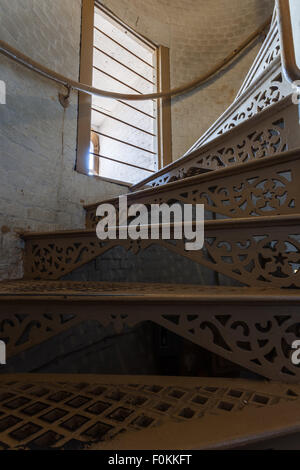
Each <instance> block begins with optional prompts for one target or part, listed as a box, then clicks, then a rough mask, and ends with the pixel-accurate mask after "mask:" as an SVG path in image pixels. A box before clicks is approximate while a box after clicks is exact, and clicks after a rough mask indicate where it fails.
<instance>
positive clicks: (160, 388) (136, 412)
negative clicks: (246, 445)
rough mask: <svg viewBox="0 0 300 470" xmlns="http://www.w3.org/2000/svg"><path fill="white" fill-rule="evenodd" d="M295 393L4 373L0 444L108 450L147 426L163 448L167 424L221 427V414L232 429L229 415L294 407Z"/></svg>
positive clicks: (224, 382)
mask: <svg viewBox="0 0 300 470" xmlns="http://www.w3.org/2000/svg"><path fill="white" fill-rule="evenodd" d="M299 397H300V389H299V387H298V386H289V385H284V384H283V385H279V384H268V383H264V382H255V381H246V380H235V379H233V380H229V379H206V378H199V379H198V378H194V379H193V378H172V377H170V378H164V377H130V376H123V377H114V376H96V375H94V376H93V375H87V376H86V375H81V376H73V375H70V376H68V375H47V376H41V375H35V374H30V375H24V376H23V375H20V374H18V375H2V376H1V382H0V448H1V449H6V448H11V449H18V448H23V449H24V448H25V449H41V448H42V449H45V448H58V449H92V448H94V447H97V448H109V447H110V446H114V445H115V444H114V441H116V439H119V438H120V437H121V438H124V436H125V437H126V434H127V433H135V441H136V445H137V446H138V445H141V442H139V440H140V438H139V433H141V432H143V431H144V430H151V429H153V430H154V431H155V433H156V434H157V433H158V435H159V438H160V439H161V447H160V448H164V447H163V446H164V441H165V442H166V444H165V445H166V446H167V442H168V436H166V434H165V426H166V425H169V426H172V429H173V426H176V425H177V424H180V423H182V424H184V425H185V429H186V430H188V427H189V425H192V426H194V427H195V426H196V429H197V428H198V430H199V431H201V430H202V433H203V429H202V421H203V423H205V426H206V427H207V422H209V420H210V419H212V420H216V419H218V418H217V417H219V419H220V424H221V425H222V426H224V417H226V420H225V422H226V423H227V425H226V427H224V429H223V432H224V433H225V434H226V433H227V434H228V435H230V432H231V429H230V422H231V419H232V420H234V419H238V420H242V421H243V413H245V412H246V413H247V412H249V411H251V410H253V411H252V412H254V413H255V412H258V416H259V413H260V412H263V410H264V409H266V408H271V410H273V414H276V410H277V407H278V406H280V407H282V406H285V405H286V406H287V407H290V406H291V405H293V404H294V405H295V406H297V405H298V404H299ZM280 409H282V408H280ZM280 419H281V418H280V416H279V417H278V423H280ZM296 420H297V419H296V417H295V422H296ZM217 422H218V421H217ZM260 427H261V426H260V423H259V422H258V423H257V428H260ZM226 428H227V429H226ZM160 429H162V430H163V432H160ZM174 429H175V428H174ZM179 429H180V428H179ZM208 429H209V427H207V430H208ZM216 434H218V433H216ZM141 435H142V434H141ZM196 435H197V434H196ZM177 438H178V436H176V433H175V435H174V440H176V439H177ZM216 439H217V436H216ZM138 442H139V443H138ZM116 443H117V441H116ZM142 443H143V442H142ZM144 445H145V446H148V447H147V448H149V445H151V443H149V442H147V441H144ZM198 445H199V446H201V439H199V442H198ZM166 448H168V447H166Z"/></svg>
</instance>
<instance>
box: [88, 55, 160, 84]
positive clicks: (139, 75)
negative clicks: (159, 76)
mask: <svg viewBox="0 0 300 470" xmlns="http://www.w3.org/2000/svg"><path fill="white" fill-rule="evenodd" d="M94 49H96V51H98V52H101V54H103V55H105V56H106V57H109V59H111V60H113V61H114V62H116V63H117V64H119V65H121V66H122V67H124V68H125V69H127V70H129V71H130V72H132V73H134V74H135V75H137V76H138V77H140V78H142V79H143V80H146V82H148V83H150V84H151V85H155V83H154V82H151V80H149V79H148V78H146V77H144V76H143V75H141V74H140V73H138V72H136V71H135V70H133V69H132V68H130V67H128V65H125V64H123V63H122V62H120V61H119V60H118V59H115V58H114V57H112V56H111V55H109V54H108V53H107V52H105V51H103V50H102V49H100V48H99V47H97V46H94Z"/></svg>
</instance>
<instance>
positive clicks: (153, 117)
mask: <svg viewBox="0 0 300 470" xmlns="http://www.w3.org/2000/svg"><path fill="white" fill-rule="evenodd" d="M116 101H117V102H118V103H121V104H124V105H125V106H127V107H128V108H131V109H134V110H135V111H138V112H139V113H142V114H144V115H145V116H148V117H149V118H151V119H156V117H155V116H152V115H151V114H148V113H146V112H145V111H142V110H141V109H139V108H135V107H134V106H132V105H131V104H129V103H126V101H122V100H116Z"/></svg>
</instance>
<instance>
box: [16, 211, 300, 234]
mask: <svg viewBox="0 0 300 470" xmlns="http://www.w3.org/2000/svg"><path fill="white" fill-rule="evenodd" d="M278 224H281V225H285V226H289V225H295V224H300V214H291V215H273V216H261V217H245V218H235V219H228V218H227V219H218V220H205V221H204V225H205V228H206V230H209V229H212V230H216V229H226V228H232V227H235V226H236V227H238V228H240V227H241V226H244V227H245V226H249V227H250V226H251V227H264V226H269V227H272V226H274V225H278ZM174 226H175V224H173V223H171V224H170V227H171V228H172V227H174ZM149 227H150V224H149ZM74 235H78V236H83V237H84V236H87V237H88V236H93V235H95V237H96V231H95V229H77V230H53V231H49V232H24V233H21V234H20V236H21V238H22V239H24V240H29V239H34V238H36V239H40V238H48V237H52V236H61V237H64V236H65V237H68V236H71V237H72V236H74Z"/></svg>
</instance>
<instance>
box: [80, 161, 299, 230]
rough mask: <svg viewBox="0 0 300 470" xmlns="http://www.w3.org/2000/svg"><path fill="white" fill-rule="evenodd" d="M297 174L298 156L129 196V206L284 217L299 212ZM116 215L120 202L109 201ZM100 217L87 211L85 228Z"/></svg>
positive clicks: (243, 215) (94, 208)
mask: <svg viewBox="0 0 300 470" xmlns="http://www.w3.org/2000/svg"><path fill="white" fill-rule="evenodd" d="M299 172H300V162H299V158H298V153H297V152H295V154H294V156H288V155H285V156H281V157H278V158H276V160H274V159H271V160H269V161H268V163H266V164H265V165H256V166H255V168H252V167H251V169H248V167H243V168H241V171H240V172H239V173H237V172H236V171H235V172H234V171H233V172H232V173H230V172H226V173H224V172H222V171H221V172H218V173H216V174H214V175H213V176H211V175H204V176H200V177H198V178H197V181H196V182H191V181H186V185H184V186H180V187H179V188H178V189H176V187H175V189H174V186H173V187H166V188H164V190H163V191H162V190H160V191H159V192H155V191H153V192H152V193H151V192H150V191H148V192H147V193H145V194H144V195H143V194H141V195H140V194H136V195H134V194H132V195H129V199H128V204H132V203H136V202H138V203H142V204H146V205H147V204H162V203H167V204H172V203H174V202H182V203H185V204H204V205H205V209H206V210H209V211H212V212H215V213H217V214H223V215H225V216H228V217H251V216H263V215H284V214H292V213H298V212H299V207H298V204H299V200H300V198H299V191H300V188H299V185H298V184H297V176H298V174H299ZM111 203H113V204H114V205H115V207H116V210H117V211H118V205H119V201H118V200H117V199H116V200H114V201H112V202H111ZM98 220H99V217H97V216H96V207H95V206H94V207H91V208H89V209H88V210H87V227H88V228H95V227H96V225H97V223H98Z"/></svg>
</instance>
